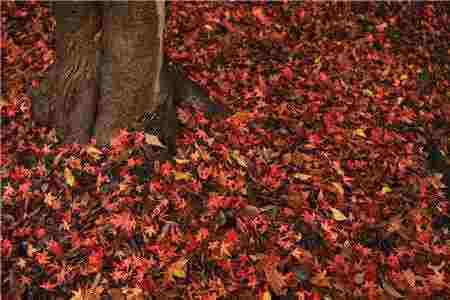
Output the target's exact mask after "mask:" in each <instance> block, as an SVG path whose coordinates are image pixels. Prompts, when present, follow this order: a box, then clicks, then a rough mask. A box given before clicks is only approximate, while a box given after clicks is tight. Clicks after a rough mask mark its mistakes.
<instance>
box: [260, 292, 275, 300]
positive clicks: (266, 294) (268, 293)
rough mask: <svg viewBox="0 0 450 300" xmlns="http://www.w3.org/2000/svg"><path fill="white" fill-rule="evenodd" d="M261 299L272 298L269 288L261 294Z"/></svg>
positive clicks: (270, 299) (267, 299)
mask: <svg viewBox="0 0 450 300" xmlns="http://www.w3.org/2000/svg"><path fill="white" fill-rule="evenodd" d="M261 300H272V296H271V295H270V291H269V290H267V291H265V292H264V293H263V294H262V295H261Z"/></svg>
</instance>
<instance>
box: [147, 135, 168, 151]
mask: <svg viewBox="0 0 450 300" xmlns="http://www.w3.org/2000/svg"><path fill="white" fill-rule="evenodd" d="M144 136H145V142H146V143H147V144H149V145H152V146H158V147H161V148H166V146H164V145H163V144H162V143H161V141H160V140H159V138H158V137H157V136H156V135H153V134H148V133H145V134H144Z"/></svg>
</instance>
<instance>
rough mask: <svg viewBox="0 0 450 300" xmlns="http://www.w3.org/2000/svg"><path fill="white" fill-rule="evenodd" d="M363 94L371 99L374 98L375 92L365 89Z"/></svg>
mask: <svg viewBox="0 0 450 300" xmlns="http://www.w3.org/2000/svg"><path fill="white" fill-rule="evenodd" d="M363 94H364V95H366V96H369V97H373V92H372V91H371V90H369V89H364V90H363Z"/></svg>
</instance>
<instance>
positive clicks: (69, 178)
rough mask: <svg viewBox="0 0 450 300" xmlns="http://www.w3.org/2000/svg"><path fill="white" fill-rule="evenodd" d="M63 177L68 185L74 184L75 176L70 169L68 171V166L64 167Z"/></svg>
mask: <svg viewBox="0 0 450 300" xmlns="http://www.w3.org/2000/svg"><path fill="white" fill-rule="evenodd" d="M64 178H65V179H66V183H67V184H68V185H69V186H71V187H72V186H74V185H75V177H74V176H73V174H72V171H70V169H69V168H65V169H64Z"/></svg>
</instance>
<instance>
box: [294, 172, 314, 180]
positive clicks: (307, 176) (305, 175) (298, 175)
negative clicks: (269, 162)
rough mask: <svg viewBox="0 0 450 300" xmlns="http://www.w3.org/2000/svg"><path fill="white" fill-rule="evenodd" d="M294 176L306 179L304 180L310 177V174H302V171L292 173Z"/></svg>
mask: <svg viewBox="0 0 450 300" xmlns="http://www.w3.org/2000/svg"><path fill="white" fill-rule="evenodd" d="M294 178H296V179H300V180H303V181H306V180H308V179H310V178H312V176H311V175H307V174H302V173H294Z"/></svg>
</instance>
